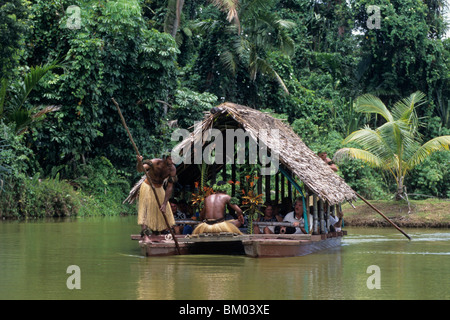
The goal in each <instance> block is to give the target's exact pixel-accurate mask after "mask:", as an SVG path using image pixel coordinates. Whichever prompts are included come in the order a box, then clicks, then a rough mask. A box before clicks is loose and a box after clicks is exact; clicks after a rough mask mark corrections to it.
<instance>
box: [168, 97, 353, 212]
mask: <svg viewBox="0 0 450 320" xmlns="http://www.w3.org/2000/svg"><path fill="white" fill-rule="evenodd" d="M212 111H213V112H211V113H209V114H208V115H206V117H205V119H204V120H203V122H202V124H201V126H197V127H196V129H197V130H202V131H203V132H205V131H206V130H209V129H211V128H215V127H216V125H217V124H220V122H221V121H220V120H221V119H224V120H225V119H229V117H231V118H232V119H234V120H235V121H236V122H237V123H238V124H239V125H240V126H241V127H242V128H243V129H244V130H245V131H246V132H248V133H249V135H250V136H251V137H252V138H253V139H254V140H255V141H260V142H262V143H264V144H265V145H266V146H267V148H268V149H269V150H274V148H276V147H277V146H278V148H279V160H280V163H281V164H282V165H283V166H284V167H285V168H287V169H288V170H289V171H291V173H292V175H293V176H297V177H298V178H299V179H300V180H301V181H303V182H304V183H305V185H306V186H307V187H308V188H309V189H310V190H311V191H312V192H314V193H315V194H317V195H318V196H319V198H320V199H322V200H324V201H327V202H328V203H329V204H330V205H335V204H339V203H342V202H344V201H346V200H347V201H352V200H355V199H356V193H355V191H353V190H352V189H351V188H350V187H349V186H348V185H347V184H346V183H345V181H344V179H342V178H341V177H339V176H338V175H337V174H336V173H335V172H334V171H333V170H331V169H330V168H329V166H328V165H327V164H326V163H325V162H323V161H322V159H320V158H319V157H318V156H317V155H316V154H315V153H314V152H313V151H312V150H311V149H309V148H308V147H307V146H306V145H305V144H304V143H303V141H302V140H301V139H300V137H299V136H298V135H296V134H295V133H294V131H293V130H292V129H291V128H290V127H289V126H288V125H286V124H285V123H283V121H281V120H279V119H275V118H273V117H271V116H270V115H268V114H266V113H263V112H261V111H258V110H255V109H252V108H249V107H246V106H242V105H237V104H234V103H229V102H226V103H223V104H221V105H219V106H217V107H215V108H214V109H213V110H212ZM261 129H265V132H267V134H266V135H265V136H264V135H262V136H261V135H260V134H259V132H261ZM270 129H278V134H279V136H278V137H277V138H278V139H277V140H275V137H273V136H271V130H270ZM196 133H197V134H198V132H195V131H194V132H192V133H191V135H190V136H189V137H188V138H186V139H184V140H183V141H181V142H180V143H179V144H178V145H177V146H176V147H175V148H174V149H173V151H174V152H181V151H182V150H183V149H184V148H187V147H189V145H192V144H193V143H194V137H195V135H196ZM275 150H276V149H275Z"/></svg>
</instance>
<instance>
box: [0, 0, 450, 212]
mask: <svg viewBox="0 0 450 320" xmlns="http://www.w3.org/2000/svg"><path fill="white" fill-rule="evenodd" d="M371 5H376V6H377V8H378V11H377V9H375V10H373V8H372V7H370V6H371ZM74 6H75V7H74ZM445 6H446V2H445V0H401V1H400V0H390V1H388V0H377V1H371V0H348V1H344V0H342V1H317V0H240V1H237V0H236V1H218V0H215V1H212V0H199V1H181V0H111V1H98V0H33V1H28V0H11V1H4V0H0V44H1V45H0V69H1V87H0V88H1V89H0V216H3V217H23V216H42V215H45V214H46V215H51V216H53V215H57V216H62V215H72V214H116V213H120V212H133V210H134V208H132V207H130V206H123V205H121V202H122V200H123V199H124V198H125V197H126V194H127V193H128V191H129V189H130V186H131V185H132V184H133V183H134V182H135V181H136V179H137V177H138V176H139V175H138V174H137V173H135V172H134V171H135V170H134V168H135V159H136V157H135V154H134V150H133V148H132V147H131V145H130V142H129V140H128V137H127V135H126V132H125V131H124V129H123V127H122V124H121V122H120V120H119V118H118V115H117V111H116V110H115V106H114V105H113V104H112V102H111V98H115V99H116V100H117V101H118V103H119V104H120V105H121V108H122V112H123V113H124V116H125V118H126V120H127V124H128V126H129V127H130V129H131V130H132V132H133V137H134V139H135V141H136V144H137V145H138V146H139V148H140V151H141V153H142V154H143V155H145V156H146V157H153V156H157V155H158V154H160V153H161V151H162V150H165V149H167V148H170V146H171V145H172V144H173V142H171V141H170V132H171V130H173V127H174V125H173V124H174V122H173V120H177V125H178V127H181V128H189V127H190V126H192V125H193V124H194V121H196V120H199V119H201V118H202V117H203V111H207V110H209V109H211V108H212V107H214V106H215V105H217V104H219V103H221V102H223V101H231V102H235V103H240V104H243V105H247V106H250V107H252V108H255V109H260V110H262V109H264V110H266V111H269V112H272V113H273V114H275V115H277V116H280V117H282V118H284V119H287V120H286V121H287V122H289V124H290V125H291V126H292V128H293V129H294V130H295V132H296V133H297V134H299V135H300V136H301V138H302V139H303V140H304V141H305V143H306V144H307V145H308V146H309V147H310V148H311V149H312V150H313V151H316V152H318V151H321V150H326V151H327V152H328V154H329V155H330V156H332V155H333V154H334V153H335V152H336V151H337V150H338V149H340V148H342V141H343V140H344V139H345V137H347V136H348V135H349V134H350V133H352V132H354V131H355V130H357V129H359V128H362V127H364V126H366V125H370V126H373V127H376V126H378V125H380V124H381V123H383V119H382V118H381V117H377V116H373V115H364V114H360V113H357V112H356V111H355V108H354V101H355V100H356V99H357V98H358V97H359V96H361V95H363V94H369V93H370V94H373V95H374V96H377V97H379V98H380V99H381V100H382V101H383V102H384V103H385V104H386V105H392V104H393V103H394V102H395V101H398V100H400V99H401V98H404V97H407V96H409V95H410V94H412V93H413V92H416V91H421V92H423V93H424V94H425V98H426V103H423V104H421V105H420V106H419V107H418V108H417V110H416V111H417V114H418V117H419V119H420V122H421V123H422V124H423V125H422V126H421V127H420V128H419V133H418V134H420V136H421V137H422V138H423V140H424V141H428V140H430V139H432V138H434V137H436V136H440V135H449V134H450V39H446V38H445V36H444V35H445V32H446V23H445V20H444V16H443V12H444V9H445ZM369 9H370V10H369ZM377 12H378V13H377ZM43 69H45V70H43ZM44 71H45V72H44ZM449 164H450V152H449V151H446V152H438V153H434V154H433V155H432V156H431V157H429V158H428V159H427V160H425V162H423V163H422V164H420V165H418V166H416V167H415V168H414V169H413V170H412V171H411V172H410V173H409V174H408V176H407V177H406V180H405V182H404V184H405V186H407V192H408V193H410V194H420V195H426V196H434V197H441V198H448V197H450V166H449ZM339 174H340V175H341V176H342V177H344V178H345V180H346V181H347V182H348V184H349V185H350V186H351V187H353V188H354V189H355V190H357V191H358V192H359V193H360V194H361V195H363V196H365V197H367V198H370V199H390V198H392V195H393V194H394V193H395V191H396V190H395V189H396V184H395V181H393V179H392V178H391V177H390V176H388V175H387V174H385V173H384V172H383V171H381V170H379V169H374V168H371V167H369V166H367V165H365V164H363V163H362V162H359V161H348V162H346V163H344V164H341V165H340V170H339Z"/></svg>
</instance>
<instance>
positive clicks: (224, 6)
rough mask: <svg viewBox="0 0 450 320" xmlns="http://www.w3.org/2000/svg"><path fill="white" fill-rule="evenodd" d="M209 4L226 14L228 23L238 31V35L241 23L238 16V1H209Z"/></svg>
mask: <svg viewBox="0 0 450 320" xmlns="http://www.w3.org/2000/svg"><path fill="white" fill-rule="evenodd" d="M211 2H212V4H213V5H215V6H216V7H217V8H218V9H220V10H222V11H225V12H226V13H227V20H228V22H230V23H231V22H233V23H234V24H235V25H236V27H237V29H238V34H239V33H241V22H240V21H239V14H238V8H239V0H211Z"/></svg>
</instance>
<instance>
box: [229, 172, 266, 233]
mask: <svg viewBox="0 0 450 320" xmlns="http://www.w3.org/2000/svg"><path fill="white" fill-rule="evenodd" d="M258 179H259V177H251V176H249V175H247V176H245V184H244V189H241V193H242V207H243V208H246V209H245V210H244V212H243V214H244V215H247V219H248V222H249V225H248V228H247V230H248V233H250V234H252V233H253V221H255V220H256V219H258V216H259V215H261V216H263V215H264V213H263V212H262V211H261V210H260V208H261V206H263V199H262V196H263V195H262V193H261V194H257V192H255V190H254V189H255V186H256V183H255V181H257V180H258ZM237 182H238V181H237ZM237 182H236V183H237Z"/></svg>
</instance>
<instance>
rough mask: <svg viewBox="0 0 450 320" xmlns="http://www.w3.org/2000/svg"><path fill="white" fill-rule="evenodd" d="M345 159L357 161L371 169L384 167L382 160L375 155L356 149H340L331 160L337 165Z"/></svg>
mask: <svg viewBox="0 0 450 320" xmlns="http://www.w3.org/2000/svg"><path fill="white" fill-rule="evenodd" d="M346 159H359V160H362V161H364V162H365V163H367V164H368V165H370V166H372V167H378V168H382V167H383V166H384V165H385V162H384V161H383V159H381V158H380V157H378V156H377V155H375V154H373V153H371V152H369V151H366V150H361V149H357V148H342V149H339V150H338V151H336V153H335V154H334V157H333V160H334V161H335V162H337V163H339V162H342V161H344V160H346Z"/></svg>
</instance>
